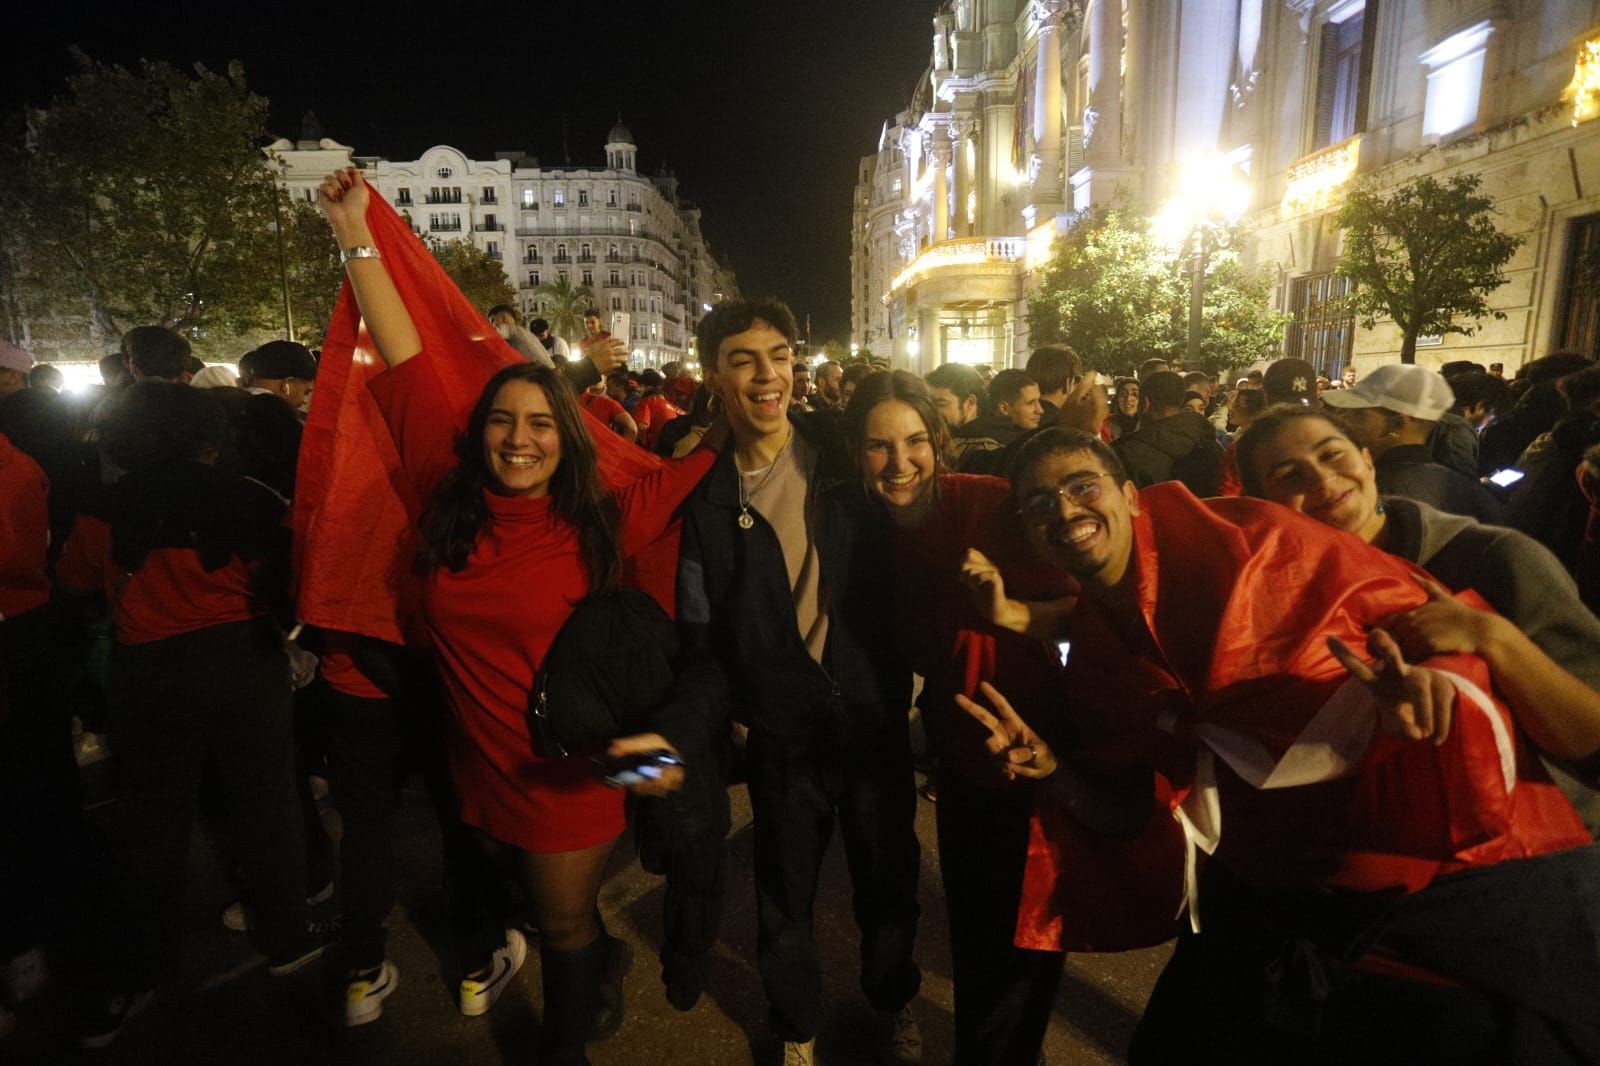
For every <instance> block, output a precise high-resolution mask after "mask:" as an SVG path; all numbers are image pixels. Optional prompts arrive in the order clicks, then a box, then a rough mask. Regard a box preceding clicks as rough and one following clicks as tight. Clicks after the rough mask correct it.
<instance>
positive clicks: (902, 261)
mask: <svg viewBox="0 0 1600 1066" xmlns="http://www.w3.org/2000/svg"><path fill="white" fill-rule="evenodd" d="M1597 110H1600V4H1597V3H1594V2H1592V0H1591V2H1573V0H1542V2H1541V0H1500V2H1485V0H1031V2H1030V0H952V2H950V3H948V4H946V5H945V6H944V7H943V8H942V9H941V10H940V11H939V13H938V14H937V15H936V16H935V17H934V19H933V35H932V52H931V58H930V62H929V65H928V67H927V69H926V70H925V71H924V74H923V77H922V79H921V80H920V81H919V83H918V86H917V89H916V91H915V93H914V94H913V97H912V99H911V100H910V101H909V102H908V106H907V108H906V110H904V111H902V112H901V113H900V114H899V115H897V116H895V118H894V120H893V121H892V122H890V123H886V124H885V126H884V128H883V132H882V133H881V135H880V137H879V142H878V147H877V151H876V152H875V153H874V154H872V155H869V156H867V157H865V158H864V159H863V160H862V162H861V166H860V169H859V173H858V180H857V185H856V188H855V200H854V218H853V227H852V258H851V272H852V308H853V317H852V328H853V333H854V339H855V341H856V342H858V343H860V344H864V345H866V346H868V347H871V348H872V349H873V350H874V351H876V352H879V353H880V354H882V353H885V352H888V351H890V350H892V352H893V355H894V358H895V361H896V363H897V364H899V365H905V366H910V367H912V368H914V369H917V370H927V369H930V368H932V367H933V366H936V365H938V364H939V363H942V362H945V361H946V360H949V359H960V360H967V361H982V362H990V363H993V364H994V365H997V366H999V365H1013V364H1015V363H1017V362H1020V361H1021V360H1022V359H1023V358H1025V357H1026V352H1027V337H1026V320H1025V314H1026V308H1027V292H1028V285H1029V281H1030V277H1031V273H1032V269H1033V267H1035V266H1036V265H1037V264H1038V263H1039V262H1041V261H1042V259H1043V258H1044V257H1045V256H1046V255H1047V254H1048V248H1049V243H1050V241H1051V239H1053V237H1054V235H1055V234H1056V233H1057V232H1059V231H1061V230H1062V229H1063V228H1064V227H1066V226H1068V225H1070V223H1071V212H1072V211H1073V210H1074V209H1077V208H1083V207H1086V206H1088V205H1090V204H1093V203H1098V202H1103V201H1105V200H1106V199H1108V198H1110V197H1112V196H1114V195H1116V193H1117V189H1118V188H1119V187H1122V188H1124V189H1125V190H1126V191H1127V193H1128V194H1129V195H1131V196H1132V197H1133V198H1134V199H1135V200H1136V201H1137V202H1139V203H1140V204H1141V205H1142V206H1144V207H1145V208H1146V209H1148V210H1150V211H1151V212H1152V213H1154V212H1155V211H1156V210H1157V208H1158V207H1159V205H1160V204H1161V203H1162V202H1163V201H1165V200H1166V199H1167V198H1168V197H1169V196H1170V195H1171V194H1172V193H1173V192H1174V191H1175V190H1174V188H1173V185H1174V182H1175V181H1177V180H1178V174H1179V171H1180V164H1182V163H1183V162H1185V161H1187V160H1190V159H1193V158H1195V157H1197V156H1200V155H1202V154H1211V155H1212V156H1213V157H1216V156H1220V157H1221V158H1222V159H1224V160H1225V161H1226V162H1227V164H1229V165H1230V166H1231V167H1232V168H1233V171H1234V173H1235V174H1237V175H1238V176H1239V177H1240V178H1241V179H1242V180H1243V181H1244V182H1245V183H1246V184H1247V186H1248V188H1249V190H1250V193H1249V195H1250V203H1249V210H1248V212H1247V214H1246V216H1245V219H1244V232H1245V234H1246V236H1245V240H1244V247H1243V249H1242V252H1243V255H1244V257H1245V259H1246V260H1247V262H1253V263H1257V264H1268V265H1270V266H1272V267H1273V268H1274V269H1275V270H1276V272H1277V275H1278V286H1277V292H1276V297H1275V298H1276V300H1277V302H1278V305H1279V306H1280V307H1281V308H1282V309H1284V310H1286V311H1289V312H1291V313H1292V314H1293V315H1294V322H1293V324H1292V325H1291V327H1290V328H1289V330H1288V334H1287V336H1286V338H1285V348H1286V350H1287V351H1288V352H1289V353H1291V354H1296V355H1302V356H1304V357H1305V358H1307V359H1309V360H1311V361H1312V362H1314V363H1316V364H1317V365H1318V366H1320V367H1323V368H1326V369H1328V370H1332V371H1336V370H1337V369H1338V368H1340V367H1341V366H1343V365H1344V364H1345V363H1347V362H1349V361H1350V360H1352V359H1353V360H1354V361H1355V362H1356V363H1357V365H1358V366H1361V365H1363V364H1377V363H1380V362H1385V361H1388V360H1391V359H1393V358H1394V357H1395V354H1396V353H1397V352H1398V351H1399V346H1400V345H1399V336H1398V333H1397V331H1396V330H1395V329H1394V328H1393V326H1392V325H1390V324H1386V323H1379V324H1378V326H1377V328H1375V329H1373V330H1362V329H1358V328H1357V327H1356V325H1355V323H1354V322H1353V321H1351V320H1350V319H1349V317H1348V316H1346V315H1341V314H1339V313H1338V312H1336V311H1335V310H1334V309H1333V306H1332V305H1331V304H1330V303H1329V301H1330V298H1332V297H1334V296H1337V295H1338V294H1339V293H1340V292H1341V291H1342V290H1341V288H1340V285H1341V283H1340V282H1339V280H1338V279H1337V278H1335V277H1334V276H1333V274H1332V271H1333V268H1334V266H1335V264H1336V263H1337V261H1338V256H1339V251H1340V234H1339V231H1338V229H1337V227H1336V226H1335V225H1334V224H1333V221H1332V219H1333V215H1334V213H1335V212H1336V211H1337V209H1338V206H1339V204H1340V202H1341V191H1342V190H1343V189H1344V188H1345V187H1346V186H1347V185H1348V183H1349V182H1350V181H1351V180H1353V179H1355V178H1357V177H1369V178H1370V179H1371V180H1373V181H1374V182H1375V183H1377V184H1378V185H1379V186H1380V187H1392V186H1394V185H1397V184H1399V183H1401V182H1404V181H1406V180H1408V179H1410V178H1413V177H1416V176H1418V175H1422V174H1435V175H1439V176H1448V175H1451V174H1457V173H1463V172H1472V173H1477V174H1479V175H1480V176H1481V177H1482V179H1483V183H1484V189H1485V191H1486V192H1487V193H1488V194H1489V195H1490V196H1491V197H1493V199H1494V200H1495V202H1496V204H1497V207H1498V210H1499V211H1500V218H1499V219H1498V222H1499V224H1500V226H1501V227H1502V228H1503V229H1505V230H1506V231H1508V232H1513V233H1518V234H1521V235H1523V236H1525V238H1526V240H1525V242H1524V244H1523V246H1522V248H1521V249H1520V250H1519V252H1518V253H1517V256H1516V258H1515V259H1514V260H1513V261H1512V263H1511V265H1510V267H1509V269H1508V274H1509V276H1510V282H1509V284H1507V285H1506V286H1504V287H1503V288H1501V289H1500V290H1499V291H1497V292H1496V293H1495V294H1494V297H1493V299H1492V303H1493V305H1494V306H1495V307H1496V308H1497V309H1498V310H1500V311H1502V312H1504V313H1505V315H1506V318H1505V319H1504V320H1503V321H1494V320H1485V321H1484V322H1483V323H1482V324H1481V328H1480V329H1479V330H1478V332H1477V334H1476V335H1475V336H1472V337H1459V336H1454V335H1452V336H1449V337H1446V338H1444V339H1443V340H1442V341H1439V340H1438V339H1436V338H1431V339H1427V340H1431V341H1433V343H1432V344H1431V345H1430V346H1426V347H1424V348H1423V349H1422V350H1421V353H1420V354H1419V360H1420V361H1422V362H1424V363H1431V364H1437V363H1439V362H1443V361H1445V360H1448V359H1460V358H1471V359H1477V360H1480V361H1483V362H1491V361H1493V362H1503V363H1505V364H1506V366H1507V369H1508V371H1509V370H1510V369H1512V368H1514V367H1515V366H1517V365H1519V364H1520V363H1522V362H1523V361H1525V360H1527V359H1531V358H1534V357H1536V356H1538V355H1541V354H1544V353H1546V352H1548V351H1552V350H1555V349H1556V348H1563V347H1569V348H1570V347H1575V348H1580V349H1582V350H1585V351H1588V352H1590V353H1594V354H1600V294H1597V291H1596V289H1597V287H1596V286H1593V285H1586V284H1585V283H1584V279H1585V276H1586V275H1585V273H1584V269H1583V263H1584V262H1585V257H1586V256H1587V257H1588V259H1589V260H1591V261H1592V260H1593V259H1594V258H1595V256H1596V255H1597V252H1596V249H1600V125H1596V124H1591V121H1590V120H1591V119H1592V118H1593V117H1595V113H1596V111H1597Z"/></svg>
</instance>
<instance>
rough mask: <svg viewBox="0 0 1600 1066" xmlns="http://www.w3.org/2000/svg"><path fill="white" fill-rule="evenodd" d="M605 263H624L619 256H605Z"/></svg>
mask: <svg viewBox="0 0 1600 1066" xmlns="http://www.w3.org/2000/svg"><path fill="white" fill-rule="evenodd" d="M606 262H608V263H621V262H625V260H624V259H623V258H622V256H620V255H608V256H606Z"/></svg>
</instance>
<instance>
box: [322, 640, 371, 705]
mask: <svg viewBox="0 0 1600 1066" xmlns="http://www.w3.org/2000/svg"><path fill="white" fill-rule="evenodd" d="M360 639H361V638H360V637H358V636H357V635H356V634H354V633H341V632H339V631H338V630H329V631H328V632H327V634H326V636H325V637H324V639H323V645H322V655H321V656H320V657H319V659H318V660H317V666H318V669H320V670H321V671H322V680H323V682H324V683H325V684H326V685H327V686H328V687H329V688H331V689H333V690H334V691H335V692H342V693H344V694H345V695H346V696H355V697H357V698H358V699H363V700H386V699H388V698H389V694H388V693H387V692H385V691H383V689H381V688H379V687H378V686H377V685H374V684H373V683H372V681H371V679H370V678H368V677H367V675H366V674H363V673H362V672H361V669H360V668H359V667H358V666H356V660H355V648H356V641H358V640H360Z"/></svg>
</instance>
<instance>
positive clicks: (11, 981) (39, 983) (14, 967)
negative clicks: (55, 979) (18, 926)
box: [5, 948, 50, 1003]
mask: <svg viewBox="0 0 1600 1066" xmlns="http://www.w3.org/2000/svg"><path fill="white" fill-rule="evenodd" d="M49 983H50V968H49V967H48V966H46V965H45V961H44V949H43V948H29V949H28V950H27V951H24V952H23V953H22V954H21V955H18V956H17V957H16V958H14V959H12V960H11V961H10V962H8V963H6V971H5V984H6V990H7V991H9V992H10V993H11V999H12V1001H13V1002H15V1003H25V1002H27V1001H28V1000H30V999H32V998H33V997H34V996H37V995H38V994H39V993H40V992H43V991H44V986H45V985H47V984H49Z"/></svg>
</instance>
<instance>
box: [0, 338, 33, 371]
mask: <svg viewBox="0 0 1600 1066" xmlns="http://www.w3.org/2000/svg"><path fill="white" fill-rule="evenodd" d="M32 369H33V356H31V355H29V354H28V353H27V352H25V351H23V350H22V349H21V348H18V347H17V346H16V345H15V344H12V343H10V342H9V341H0V370H16V371H19V372H21V373H23V374H26V373H27V372H28V371H30V370H32Z"/></svg>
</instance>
